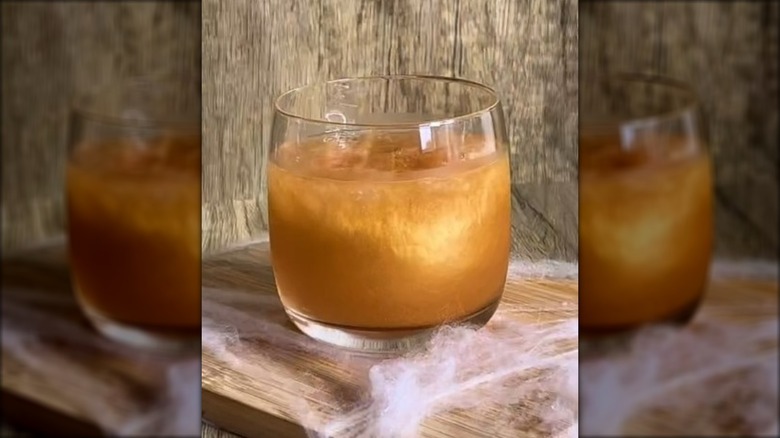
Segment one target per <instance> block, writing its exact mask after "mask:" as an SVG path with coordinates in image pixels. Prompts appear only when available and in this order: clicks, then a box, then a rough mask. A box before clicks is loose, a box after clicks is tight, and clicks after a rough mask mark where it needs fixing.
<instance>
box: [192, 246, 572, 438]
mask: <svg viewBox="0 0 780 438" xmlns="http://www.w3.org/2000/svg"><path fill="white" fill-rule="evenodd" d="M569 267H570V270H571V268H573V265H569ZM203 288H204V292H203V297H204V302H203V312H204V318H205V319H206V320H208V319H210V318H215V319H217V320H218V318H219V315H220V314H222V315H225V314H229V313H230V312H231V310H230V309H228V308H225V307H224V305H225V303H226V302H229V301H231V300H232V301H233V303H234V304H233V305H234V306H236V307H237V308H240V309H242V310H246V309H247V307H245V306H256V307H257V311H256V313H254V312H252V311H250V312H249V314H250V315H252V314H253V313H254V314H255V315H256V319H254V318H253V317H251V316H250V318H249V319H250V320H249V321H241V320H238V319H233V320H232V321H228V320H225V321H224V324H225V325H231V324H235V325H237V326H240V327H241V326H243V327H246V326H247V324H249V325H251V324H256V327H257V328H256V329H255V330H257V331H261V332H262V333H261V335H260V336H259V337H260V338H261V339H264V340H260V341H257V342H256V343H255V344H254V346H253V347H250V348H251V349H252V350H253V351H250V352H248V353H249V354H251V355H252V357H253V359H252V360H255V361H257V362H255V363H253V364H254V365H255V369H258V368H263V369H266V370H268V373H267V374H265V375H264V376H263V377H258V376H257V375H256V373H251V374H252V375H250V374H249V373H247V372H246V371H245V370H244V369H243V368H242V366H236V365H235V364H231V363H228V362H226V361H225V360H221V359H220V358H218V356H220V355H218V354H215V353H214V351H213V350H211V349H210V348H209V341H208V339H206V336H207V330H206V329H204V349H203V369H202V377H203V396H202V407H203V418H204V420H206V421H209V422H212V423H214V424H215V425H217V426H219V427H222V428H225V429H227V430H230V431H232V432H234V433H238V434H240V435H243V436H247V437H302V436H306V431H305V430H304V428H303V426H302V425H301V421H300V413H301V403H302V399H303V398H306V400H305V402H307V403H309V409H314V410H320V409H322V410H330V409H334V408H335V406H332V404H333V403H334V402H333V399H334V397H332V396H333V395H334V394H340V396H339V397H335V398H340V399H342V400H343V399H354V398H357V397H360V395H361V393H365V386H364V385H365V379H364V378H365V372H364V371H365V365H366V362H363V363H362V366H361V365H355V363H357V362H355V361H354V359H355V357H354V356H362V355H359V354H357V355H355V354H353V353H348V352H345V351H344V350H340V349H338V348H333V347H329V346H323V345H319V346H317V345H316V343H313V342H309V340H308V339H307V338H305V336H304V335H303V334H300V332H298V331H297V330H296V329H295V328H294V327H293V326H292V325H291V324H290V323H289V322H287V319H286V316H285V315H284V311H283V309H282V307H281V303H279V301H278V299H277V297H276V290H275V286H274V280H273V274H272V270H271V266H270V261H269V254H268V246H267V243H258V244H255V245H249V246H244V247H242V248H239V249H234V250H231V251H228V252H225V253H221V254H218V255H214V256H212V257H209V258H206V259H205V260H204V262H203ZM576 300H577V284H576V280H574V279H567V280H543V279H538V280H529V281H519V280H513V281H510V282H509V284H508V285H507V288H506V291H505V294H504V299H503V302H502V307H503V308H505V307H507V306H512V307H516V306H523V307H524V308H525V309H528V311H527V312H513V313H512V315H511V318H513V319H515V320H517V321H528V322H543V321H554V320H561V319H572V318H575V317H576V314H577V306H576ZM249 302H254V303H255V304H248V303H249ZM258 303H262V304H258ZM220 309H221V310H220ZM499 312H501V309H499ZM245 315H246V314H245ZM235 318H238V317H235ZM244 318H246V317H244ZM274 339H275V340H276V341H274ZM575 345H576V344H575ZM300 347H303V348H300ZM220 357H224V356H220ZM255 358H256V359H255ZM362 358H363V359H366V360H367V361H368V362H369V363H371V361H372V359H371V358H365V356H364V357H362ZM317 393H319V394H322V395H323V397H322V398H319V399H318V398H317V397H316V396H311V394H317ZM303 409H304V410H305V409H306V408H303ZM507 409H510V408H507ZM506 413H507V412H503V413H500V412H499V413H496V415H497V416H498V415H502V414H506ZM494 429H495V427H494V426H493V425H492V424H491V418H478V417H475V416H472V415H470V414H469V412H468V411H466V412H458V413H451V414H447V415H441V416H435V417H433V418H432V419H431V420H430V421H426V422H425V423H424V424H423V435H422V436H425V437H469V436H483V435H480V433H479V431H480V430H482V431H487V430H494ZM316 432H322V431H316ZM496 432H497V433H493V435H494V436H496V437H507V438H509V437H514V436H516V432H514V431H511V430H504V431H496Z"/></svg>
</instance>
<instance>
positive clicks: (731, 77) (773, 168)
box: [579, 0, 780, 259]
mask: <svg viewBox="0 0 780 438" xmlns="http://www.w3.org/2000/svg"><path fill="white" fill-rule="evenodd" d="M779 11H780V3H778V2H775V1H764V2H762V1H755V2H745V1H725V2H721V1H680V2H661V1H656V2H652V1H645V2H634V1H609V2H598V1H586V0H582V1H581V2H580V11H579V12H580V28H579V29H580V34H579V35H580V51H579V61H580V83H579V84H580V85H579V86H580V89H581V90H582V89H584V87H587V86H588V84H589V82H591V81H592V80H593V79H594V78H595V77H597V76H598V75H599V74H603V73H605V72H614V71H634V72H650V73H657V74H663V75H667V76H671V77H674V78H677V79H679V80H683V81H686V82H688V83H690V84H692V85H693V86H694V87H695V89H696V91H697V93H698V95H699V98H700V100H701V104H702V109H703V110H704V113H705V116H706V118H707V121H708V127H709V138H710V147H711V151H712V154H713V156H714V161H715V171H716V187H715V194H716V198H717V210H716V224H717V231H716V233H717V250H718V253H719V254H720V255H723V256H730V257H751V256H752V257H767V258H773V259H774V258H776V257H777V251H778V228H777V222H778V106H777V99H778V64H777V63H778V55H780V54H779V53H778V27H779V26H780V15H779V14H780V12H779Z"/></svg>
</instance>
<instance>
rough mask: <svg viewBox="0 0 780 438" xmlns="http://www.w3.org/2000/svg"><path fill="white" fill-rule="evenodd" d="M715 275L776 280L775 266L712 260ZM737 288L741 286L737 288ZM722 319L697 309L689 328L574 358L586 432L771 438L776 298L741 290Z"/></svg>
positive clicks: (654, 332)
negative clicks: (734, 308) (734, 309)
mask: <svg viewBox="0 0 780 438" xmlns="http://www.w3.org/2000/svg"><path fill="white" fill-rule="evenodd" d="M712 277H713V279H714V281H717V280H718V279H729V278H730V279H733V278H756V277H763V278H765V279H770V280H771V279H774V281H777V264H776V263H770V262H716V263H715V265H714V266H713V275H712ZM735 293H739V291H735ZM745 301H746V302H744V303H740V304H739V307H740V308H741V310H740V313H743V314H745V315H748V316H749V315H753V316H754V318H753V321H750V322H748V323H739V322H735V321H727V320H725V319H723V318H722V315H719V314H718V312H716V311H715V310H716V309H713V308H710V307H708V306H704V307H703V308H702V309H701V311H700V312H699V313H698V314H697V315H696V317H695V318H694V320H693V321H692V323H691V324H690V325H688V326H686V327H654V328H647V329H644V330H642V331H640V332H639V333H637V334H636V335H635V336H634V337H633V338H632V339H631V340H630V342H628V341H627V342H626V343H625V344H624V345H621V346H616V347H614V348H613V349H612V350H611V351H606V352H605V351H602V352H600V353H598V354H597V355H594V356H591V355H587V357H586V354H585V353H584V352H583V357H582V359H583V360H582V361H581V362H580V382H581V385H580V390H581V391H580V397H581V399H580V401H581V405H580V406H581V409H582V411H581V416H580V418H581V424H580V432H581V433H582V434H583V435H587V436H629V435H635V436H660V435H667V436H684V435H687V436H725V435H732V436H733V435H741V436H777V434H778V422H777V413H778V352H777V339H778V321H777V296H767V297H764V298H763V299H760V300H758V301H755V297H753V299H750V298H749V297H747V296H746V300H745Z"/></svg>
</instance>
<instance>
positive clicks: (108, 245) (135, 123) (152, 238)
mask: <svg viewBox="0 0 780 438" xmlns="http://www.w3.org/2000/svg"><path fill="white" fill-rule="evenodd" d="M195 87H196V85H193V86H192V87H190V88H188V87H186V86H185V84H179V83H174V82H162V81H160V82H158V81H153V80H143V79H139V80H133V81H128V82H125V83H122V84H119V85H115V86H112V87H108V88H107V89H104V90H101V91H100V92H99V93H96V94H94V95H92V96H90V97H89V98H87V99H85V100H84V101H81V102H79V104H78V105H77V107H76V108H75V110H74V111H73V114H72V119H71V130H70V149H71V150H70V156H69V162H68V168H67V196H66V198H67V213H68V232H69V252H70V263H71V268H72V276H73V283H74V288H75V292H76V295H77V297H78V300H79V302H80V304H81V307H82V309H83V311H84V313H85V314H86V316H87V317H88V319H89V320H90V321H91V322H92V323H93V325H94V326H95V327H96V328H97V329H98V330H99V331H100V332H101V333H103V334H104V335H106V336H108V337H109V338H112V339H115V340H118V341H121V342H124V343H128V344H132V345H136V346H143V347H149V348H162V349H172V348H173V349H178V348H180V347H184V346H188V345H197V343H199V342H200V341H199V340H200V319H201V313H200V255H201V239H200V214H201V207H200V187H201V162H200V157H201V142H200V138H201V134H200V102H199V97H198V93H199V90H195Z"/></svg>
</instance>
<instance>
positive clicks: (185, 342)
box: [82, 306, 200, 353]
mask: <svg viewBox="0 0 780 438" xmlns="http://www.w3.org/2000/svg"><path fill="white" fill-rule="evenodd" d="M82 308H83V309H84V313H85V314H86V316H87V319H89V321H90V322H91V323H92V325H93V326H94V327H95V329H97V331H98V332H100V334H102V335H103V336H105V337H107V338H109V339H111V340H113V341H116V342H119V343H122V344H125V345H128V346H131V347H135V348H143V349H146V350H154V351H161V352H170V353H180V352H185V351H190V350H195V351H197V350H199V349H200V337H199V336H198V333H197V330H191V331H185V330H162V329H150V328H146V327H138V326H131V325H127V324H124V323H120V322H116V321H114V320H112V319H110V318H108V317H106V316H104V315H102V314H101V313H100V312H98V311H96V310H94V309H91V308H89V307H87V306H82Z"/></svg>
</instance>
